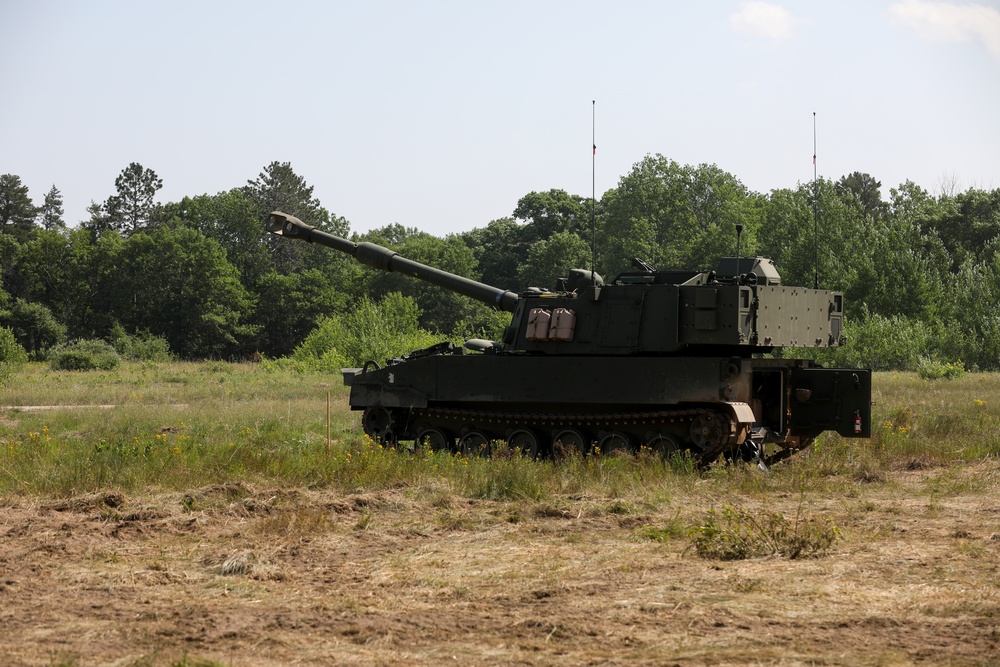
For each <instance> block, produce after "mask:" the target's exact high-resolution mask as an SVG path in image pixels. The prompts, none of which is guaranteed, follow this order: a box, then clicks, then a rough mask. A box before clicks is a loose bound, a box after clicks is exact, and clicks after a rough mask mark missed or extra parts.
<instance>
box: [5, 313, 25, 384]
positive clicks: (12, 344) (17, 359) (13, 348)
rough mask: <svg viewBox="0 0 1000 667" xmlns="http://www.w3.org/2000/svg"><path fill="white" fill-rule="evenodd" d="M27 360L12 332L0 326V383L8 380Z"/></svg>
mask: <svg viewBox="0 0 1000 667" xmlns="http://www.w3.org/2000/svg"><path fill="white" fill-rule="evenodd" d="M27 360H28V353H27V352H25V351H24V348H23V347H21V344H20V343H18V342H17V339H16V338H15V337H14V332H13V331H11V330H10V329H7V328H6V327H0V384H3V383H4V382H6V381H7V380H9V379H10V378H11V376H13V375H14V373H16V372H17V370H18V369H19V368H20V367H21V364H23V363H24V362H26V361H27Z"/></svg>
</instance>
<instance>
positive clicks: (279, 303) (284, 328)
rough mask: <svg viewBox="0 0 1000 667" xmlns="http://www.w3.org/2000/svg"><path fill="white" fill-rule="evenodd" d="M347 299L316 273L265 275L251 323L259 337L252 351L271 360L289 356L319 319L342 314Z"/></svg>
mask: <svg viewBox="0 0 1000 667" xmlns="http://www.w3.org/2000/svg"><path fill="white" fill-rule="evenodd" d="M348 298H349V295H348V294H347V293H346V292H345V291H344V290H343V289H341V288H340V286H339V285H338V284H336V283H335V282H334V281H333V280H332V279H331V277H330V276H329V275H327V274H326V273H324V272H323V271H320V270H319V269H304V270H303V271H298V272H295V273H291V274H288V275H284V274H281V273H278V272H277V271H273V270H272V271H270V272H268V273H267V274H265V275H264V276H263V277H262V278H261V279H260V280H259V281H258V284H257V293H256V299H257V307H256V309H255V311H254V314H253V318H252V322H253V324H254V325H256V328H257V330H258V332H259V334H258V337H257V339H256V349H255V350H254V351H259V352H263V353H265V354H266V355H268V356H271V357H282V356H285V355H288V354H291V352H292V351H293V350H294V349H295V347H296V346H297V345H299V344H300V343H301V342H302V340H303V339H304V338H305V337H306V336H307V335H308V334H309V332H310V331H312V330H313V329H314V328H315V327H316V326H317V324H318V323H319V321H320V320H321V319H322V318H324V317H330V316H333V315H336V314H339V313H343V312H345V311H346V310H347V304H348Z"/></svg>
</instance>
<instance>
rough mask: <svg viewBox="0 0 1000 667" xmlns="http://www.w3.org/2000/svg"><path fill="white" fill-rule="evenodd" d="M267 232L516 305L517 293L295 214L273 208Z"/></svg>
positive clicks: (502, 306)
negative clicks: (322, 226) (345, 236)
mask: <svg viewBox="0 0 1000 667" xmlns="http://www.w3.org/2000/svg"><path fill="white" fill-rule="evenodd" d="M267 231H269V232H271V233H272V234H275V235H276V236H282V237H285V238H290V239H300V240H302V241H306V242H308V243H319V244H320V245H324V246H327V247H328V248H333V249H334V250H338V251H340V252H343V253H346V254H348V255H350V256H351V257H354V258H355V259H356V260H358V261H359V262H361V263H362V264H364V265H365V266H370V267H372V268H374V269H379V270H381V271H387V272H390V273H403V274H406V275H408V276H411V277H413V278H416V279H417V280H423V281H424V282H428V283H431V284H432V285H437V286H438V287H443V288H444V289H447V290H451V291H452V292H457V293H459V294H461V295H463V296H467V297H469V298H471V299H475V300H477V301H482V302H483V303H485V304H487V305H490V306H493V307H494V308H497V309H498V310H503V311H506V312H508V313H512V312H514V309H515V308H516V307H517V302H518V296H517V294H515V293H513V292H509V291H507V290H503V289H500V288H499V287H493V286H492V285H486V284H484V283H480V282H477V281H475V280H469V279H468V278H463V277H462V276H457V275H455V274H453V273H448V272H447V271H442V270H440V269H435V268H434V267H432V266H427V265H426V264H421V263H420V262H414V261H413V260H411V259H406V258H405V257H400V256H399V254H398V253H396V252H393V251H392V250H389V249H388V248H384V247H382V246H380V245H377V244H375V243H367V242H365V243H354V242H353V241H348V240H347V239H342V238H340V237H339V236H334V235H333V234H329V233H327V232H324V231H322V230H319V229H316V228H315V227H313V226H311V225H307V224H306V223H304V222H302V221H301V220H299V219H298V218H296V217H295V216H293V215H288V214H287V213H282V212H280V211H274V212H272V213H271V215H270V217H268V220H267Z"/></svg>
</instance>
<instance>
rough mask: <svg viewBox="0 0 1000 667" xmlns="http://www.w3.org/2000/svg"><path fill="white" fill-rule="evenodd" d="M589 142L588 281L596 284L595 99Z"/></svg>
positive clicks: (591, 108) (591, 102) (592, 102)
mask: <svg viewBox="0 0 1000 667" xmlns="http://www.w3.org/2000/svg"><path fill="white" fill-rule="evenodd" d="M590 143H591V144H593V146H594V153H593V155H592V156H591V158H590V228H591V234H592V237H591V240H590V282H591V284H593V285H595V286H596V285H597V279H596V278H595V277H594V275H595V274H594V271H595V266H596V265H597V100H591V101H590Z"/></svg>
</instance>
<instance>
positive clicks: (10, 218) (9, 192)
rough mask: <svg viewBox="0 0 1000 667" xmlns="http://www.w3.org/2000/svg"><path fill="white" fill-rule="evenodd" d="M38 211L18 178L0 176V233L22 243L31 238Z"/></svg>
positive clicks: (6, 175)
mask: <svg viewBox="0 0 1000 667" xmlns="http://www.w3.org/2000/svg"><path fill="white" fill-rule="evenodd" d="M37 214H38V209H37V208H36V207H35V205H34V204H33V203H32V201H31V197H30V196H29V195H28V186H27V185H25V184H24V183H22V182H21V177H20V176H15V175H14V174H3V175H2V176H0V233H2V234H10V235H11V236H13V237H14V238H15V239H16V240H18V241H20V242H23V241H26V240H27V239H29V238H31V235H32V233H33V232H34V230H35V216H36V215H37Z"/></svg>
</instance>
